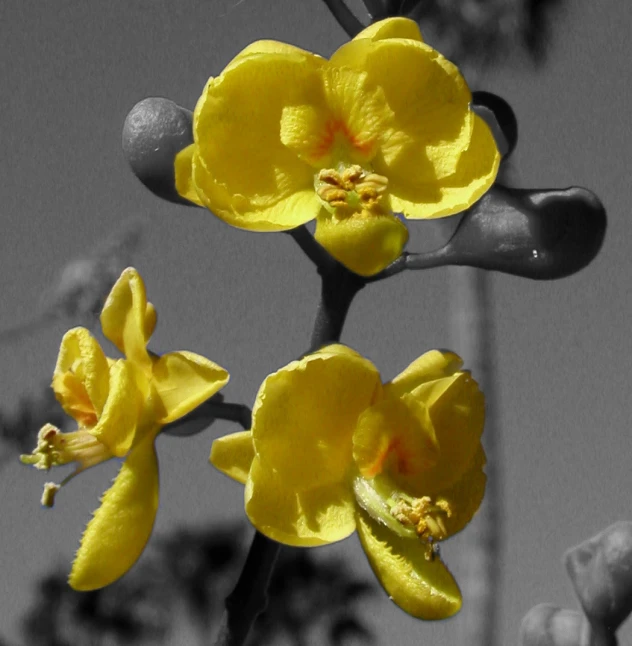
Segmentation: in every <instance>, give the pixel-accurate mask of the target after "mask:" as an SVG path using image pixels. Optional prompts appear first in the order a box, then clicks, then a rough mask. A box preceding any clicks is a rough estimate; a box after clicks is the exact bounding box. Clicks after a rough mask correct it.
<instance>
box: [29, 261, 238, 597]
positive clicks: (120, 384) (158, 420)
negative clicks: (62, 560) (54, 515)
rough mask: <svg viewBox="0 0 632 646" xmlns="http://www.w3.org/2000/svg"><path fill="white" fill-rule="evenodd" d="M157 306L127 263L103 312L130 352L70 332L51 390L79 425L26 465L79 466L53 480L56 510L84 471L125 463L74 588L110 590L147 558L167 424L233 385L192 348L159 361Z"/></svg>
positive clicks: (44, 436) (77, 566) (52, 439)
mask: <svg viewBox="0 0 632 646" xmlns="http://www.w3.org/2000/svg"><path fill="white" fill-rule="evenodd" d="M155 324H156V311H155V309H154V307H153V305H152V304H151V303H148V302H147V299H146V296H145V286H144V284H143V281H142V278H141V277H140V275H139V274H138V273H137V271H136V270H135V269H132V268H128V269H126V270H125V271H124V272H123V273H122V274H121V276H120V278H119V279H118V281H117V282H116V284H115V285H114V287H113V288H112V291H111V292H110V295H109V296H108V299H107V301H106V303H105V305H104V307H103V311H102V313H101V326H102V328H103V333H104V335H105V336H106V337H107V338H108V339H109V340H110V341H112V342H113V343H114V344H115V345H116V346H117V347H118V348H119V350H121V351H122V352H123V353H124V354H125V357H126V358H125V359H117V360H114V359H110V358H108V357H106V356H105V354H104V352H103V350H102V349H101V347H100V345H99V343H98V341H97V340H96V339H94V338H93V337H92V335H91V334H90V332H89V331H88V330H87V329H85V328H81V327H78V328H74V329H72V330H70V331H69V332H67V333H66V334H65V335H64V337H63V339H62V343H61V347H60V350H59V356H58V359H57V365H56V366H55V372H54V376H53V382H52V386H53V390H54V392H55V396H56V397H57V399H58V401H59V402H60V404H61V405H62V407H63V408H64V410H65V411H66V412H67V413H68V414H69V415H70V416H71V417H72V418H73V419H74V420H75V421H76V422H77V427H78V428H77V430H76V431H73V432H70V433H62V432H61V431H60V430H59V429H57V428H55V427H54V426H53V425H51V424H46V425H45V426H44V427H43V428H42V429H41V430H40V432H39V435H38V443H37V447H36V448H35V449H34V450H33V452H32V453H31V454H30V455H23V456H21V461H22V462H23V463H25V464H30V465H33V466H35V467H36V468H38V469H45V470H48V469H50V468H51V467H52V466H60V465H64V464H68V463H71V462H75V463H77V468H76V470H75V471H74V472H73V473H71V474H70V476H68V477H67V478H66V479H65V480H64V481H62V483H61V484H55V483H47V484H46V485H45V487H44V494H43V496H42V504H43V505H45V506H47V507H52V506H53V502H54V498H55V494H56V493H57V491H58V490H59V489H60V487H61V486H62V485H63V484H65V483H66V482H68V481H69V480H71V479H72V478H73V477H74V476H76V475H77V474H78V473H80V472H81V471H84V470H85V469H87V468H89V467H91V466H94V465H96V464H99V463H101V462H103V461H105V460H109V459H110V458H124V459H125V461H124V462H123V465H122V467H121V470H120V471H119V473H118V476H117V477H116V480H115V481H114V484H113V485H112V487H111V488H110V489H109V490H108V491H107V492H106V493H105V495H104V496H103V498H102V499H101V506H100V507H99V509H98V510H97V511H96V512H95V514H94V517H93V518H92V520H90V522H89V523H88V526H87V528H86V530H85V532H84V535H83V538H82V540H81V546H80V547H79V550H78V552H77V555H76V557H75V560H74V563H73V566H72V571H71V573H70V577H69V583H70V585H71V586H72V587H73V588H74V589H76V590H94V589H97V588H102V587H104V586H106V585H108V584H110V583H112V582H114V581H115V580H116V579H118V578H119V577H121V576H122V575H123V574H125V572H127V570H129V569H130V568H131V567H132V565H133V564H134V563H135V562H136V560H137V559H138V557H139V556H140V555H141V553H142V551H143V549H144V547H145V545H146V543H147V541H148V540H149V536H150V535H151V531H152V528H153V524H154V519H155V516H156V511H157V509H158V462H157V458H156V451H155V448H154V441H155V439H156V436H157V435H158V433H159V432H160V430H161V428H162V427H163V426H164V425H165V424H168V423H170V422H173V421H175V420H177V419H180V418H181V417H183V416H184V415H186V414H187V413H189V412H191V411H192V410H193V409H194V408H196V407H197V406H198V405H199V404H201V403H202V402H203V401H205V400H206V399H208V398H209V397H211V396H212V395H214V394H215V393H216V392H217V391H218V390H219V389H220V388H221V387H222V386H224V385H225V384H226V382H227V381H228V373H227V372H226V371H225V370H224V369H223V368H221V367H220V366H218V365H217V364H215V363H213V362H212V361H209V360H208V359H206V358H204V357H202V356H200V355H197V354H193V353H191V352H171V353H168V354H165V355H162V356H160V357H158V356H156V355H153V354H151V353H149V352H148V351H147V341H148V340H149V337H150V336H151V334H152V332H153V330H154V327H155Z"/></svg>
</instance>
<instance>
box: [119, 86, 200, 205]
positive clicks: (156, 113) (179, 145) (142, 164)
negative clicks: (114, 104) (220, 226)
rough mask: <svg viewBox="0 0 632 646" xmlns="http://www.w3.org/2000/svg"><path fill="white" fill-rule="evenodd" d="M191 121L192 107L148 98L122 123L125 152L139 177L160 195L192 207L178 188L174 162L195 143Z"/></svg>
mask: <svg viewBox="0 0 632 646" xmlns="http://www.w3.org/2000/svg"><path fill="white" fill-rule="evenodd" d="M192 123H193V115H192V113H191V112H190V111H189V110H186V109H185V108H181V107H180V106H179V105H176V104H175V103H174V102H173V101H170V100H169V99H163V98H160V97H149V98H147V99H143V100H142V101H140V102H139V103H137V104H136V105H135V106H134V107H133V108H132V109H131V110H130V112H129V114H128V115H127V117H126V119H125V124H124V125H123V152H124V153H125V156H126V157H127V161H128V162H129V164H130V166H131V167H132V171H133V172H134V174H135V175H136V177H138V179H139V180H140V181H141V182H142V183H143V184H144V185H145V186H146V187H147V188H148V189H149V190H150V191H151V192H152V193H154V194H155V195H157V196H158V197H161V198H163V199H165V200H169V201H170V202H176V203H178V204H187V205H189V206H193V205H192V204H191V202H189V201H188V200H185V199H183V198H182V197H180V196H179V195H178V192H177V191H176V188H175V171H174V161H175V157H176V155H177V153H178V152H180V151H181V150H182V149H183V148H186V147H187V146H188V145H189V144H192V143H193V125H192Z"/></svg>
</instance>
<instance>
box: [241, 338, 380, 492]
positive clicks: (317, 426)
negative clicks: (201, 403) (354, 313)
mask: <svg viewBox="0 0 632 646" xmlns="http://www.w3.org/2000/svg"><path fill="white" fill-rule="evenodd" d="M336 347H337V346H334V347H333V348H329V349H328V352H327V353H320V354H318V353H316V354H312V355H307V356H306V357H303V358H302V359H301V360H300V361H293V362H292V363H290V364H289V365H287V366H285V367H284V368H281V369H280V370H278V371H277V372H275V373H274V374H272V375H269V376H268V377H267V378H266V379H265V381H264V382H263V384H262V386H261V388H260V389H259V393H258V394H257V400H256V402H255V405H254V408H253V411H252V416H253V422H252V434H253V438H254V444H255V452H256V453H257V455H258V456H259V458H260V459H261V462H262V464H263V466H265V467H266V468H267V469H272V470H274V471H275V472H276V473H277V475H278V476H279V478H280V480H281V481H282V482H283V483H284V485H285V486H287V487H288V488H290V489H292V490H295V491H304V490H308V489H314V488H316V487H319V486H323V485H326V484H333V483H340V482H342V481H343V480H344V479H345V478H346V477H347V471H348V468H349V466H350V465H351V463H352V460H353V457H352V439H351V438H352V434H353V430H354V428H355V425H356V422H357V419H358V416H359V415H360V413H361V412H362V411H363V410H364V409H365V408H367V407H368V406H369V405H370V404H371V403H372V402H373V399H374V397H375V396H376V394H377V393H378V392H379V391H380V390H381V383H380V375H379V373H378V371H377V369H376V368H375V366H374V365H373V364H372V363H371V362H370V361H369V360H368V359H364V358H362V357H360V356H359V355H355V353H354V354H351V353H347V352H336Z"/></svg>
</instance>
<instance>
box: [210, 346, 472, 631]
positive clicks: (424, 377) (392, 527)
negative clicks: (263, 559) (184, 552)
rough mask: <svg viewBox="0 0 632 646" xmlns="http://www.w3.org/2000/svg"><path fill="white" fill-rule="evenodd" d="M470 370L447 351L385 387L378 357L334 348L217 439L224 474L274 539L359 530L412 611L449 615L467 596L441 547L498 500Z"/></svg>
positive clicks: (310, 539)
mask: <svg viewBox="0 0 632 646" xmlns="http://www.w3.org/2000/svg"><path fill="white" fill-rule="evenodd" d="M461 363H462V362H461V360H460V359H459V357H458V356H456V355H455V354H452V353H449V352H439V351H437V350H434V351H431V352H428V353H426V354H424V355H422V356H421V357H419V358H418V359H417V360H416V361H414V362H413V363H412V364H411V365H410V366H408V368H406V370H404V371H403V372H402V373H401V374H400V375H398V376H397V377H395V379H393V380H392V381H390V382H388V383H386V384H382V383H381V379H380V375H379V373H378V371H377V369H376V368H375V366H374V365H373V364H372V363H371V362H370V361H369V360H368V359H366V358H364V357H362V356H361V355H359V354H358V353H357V352H355V351H353V350H351V349H349V348H347V347H345V346H343V345H330V346H326V347H324V348H322V349H321V350H319V351H317V352H314V353H313V354H310V355H307V356H305V357H304V358H302V359H300V360H299V361H294V362H292V363H290V364H289V365H287V366H285V367H284V368H281V369H280V370H278V371H277V372H275V373H274V374H272V375H269V376H268V377H267V378H266V379H265V381H264V382H263V384H262V386H261V388H260V389H259V393H258V395H257V399H256V403H255V406H254V408H253V411H252V428H251V430H249V431H243V432H240V433H235V434H232V435H228V436H225V437H222V438H219V439H217V440H215V442H214V443H213V447H212V450H211V458H210V459H211V462H212V464H213V465H214V466H215V467H217V468H218V469H219V470H221V471H222V472H224V473H225V474H226V475H228V476H230V477H232V478H234V479H235V480H237V481H239V482H241V483H243V484H245V509H246V513H247V515H248V517H249V519H250V521H251V522H252V523H253V525H254V526H255V527H256V528H257V529H258V530H259V531H260V532H261V533H263V534H265V535H266V536H268V537H269V538H271V539H273V540H275V541H278V542H280V543H285V544H287V545H294V546H316V545H324V544H327V543H333V542H335V541H339V540H342V539H343V538H346V537H347V536H349V535H350V534H351V533H353V531H354V530H357V531H358V533H359V536H360V540H361V542H362V546H363V547H364V550H365V552H366V554H367V557H368V559H369V562H370V563H371V566H372V568H373V570H374V572H375V573H376V575H377V577H378V578H379V580H380V582H381V583H382V585H383V586H384V588H385V589H386V591H387V593H388V594H389V595H390V597H391V598H392V599H393V601H394V602H395V603H396V604H397V605H398V606H399V607H400V608H402V609H403V610H405V611H406V612H408V613H410V614H411V615H414V616H415V617H420V618H423V619H443V618H445V617H449V616H450V615H453V614H454V613H456V612H457V611H458V610H459V608H460V606H461V594H460V591H459V588H458V586H457V584H456V582H455V581H454V578H453V577H452V575H451V574H450V572H449V570H448V569H447V568H446V566H445V565H444V564H443V562H442V560H441V558H440V555H439V553H438V548H437V543H438V542H440V541H443V540H445V539H446V538H448V537H449V536H451V535H453V534H455V533H457V532H459V531H460V530H461V529H463V528H464V527H465V525H466V524H467V523H468V522H469V521H470V520H471V518H472V516H473V515H474V513H475V511H476V510H477V509H478V507H479V505H480V503H481V500H482V498H483V493H484V490H485V474H484V472H483V466H484V465H485V454H484V452H483V448H482V446H481V433H482V431H483V423H484V399H483V395H482V393H481V392H480V391H479V389H478V386H477V384H476V382H475V381H474V380H473V379H472V378H471V377H470V375H469V373H468V372H466V371H463V370H461V369H460V368H461Z"/></svg>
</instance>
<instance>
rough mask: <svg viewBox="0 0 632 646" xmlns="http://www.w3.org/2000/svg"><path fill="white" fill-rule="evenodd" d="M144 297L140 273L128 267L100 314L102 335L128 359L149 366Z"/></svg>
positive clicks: (145, 298) (145, 297)
mask: <svg viewBox="0 0 632 646" xmlns="http://www.w3.org/2000/svg"><path fill="white" fill-rule="evenodd" d="M147 306H148V303H147V296H146V293H145V284H144V282H143V279H142V278H141V276H140V274H139V273H138V272H137V271H136V270H135V269H134V268H133V267H128V268H127V269H125V270H124V271H123V273H122V274H121V276H120V278H119V279H118V280H117V281H116V283H115V285H114V287H112V290H111V291H110V294H109V296H108V297H107V300H106V301H105V305H104V306H103V311H102V312H101V327H102V328H103V334H104V335H105V336H106V338H108V339H109V340H110V341H112V343H114V345H115V346H116V347H117V348H118V349H119V350H120V351H121V352H123V353H124V354H125V356H126V357H127V358H128V359H129V360H130V361H134V362H136V363H138V364H139V365H142V366H146V367H149V365H150V360H149V355H148V354H147V340H148V338H149V337H148V336H147V334H146V320H145V319H146V316H147V311H148V309H147Z"/></svg>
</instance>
